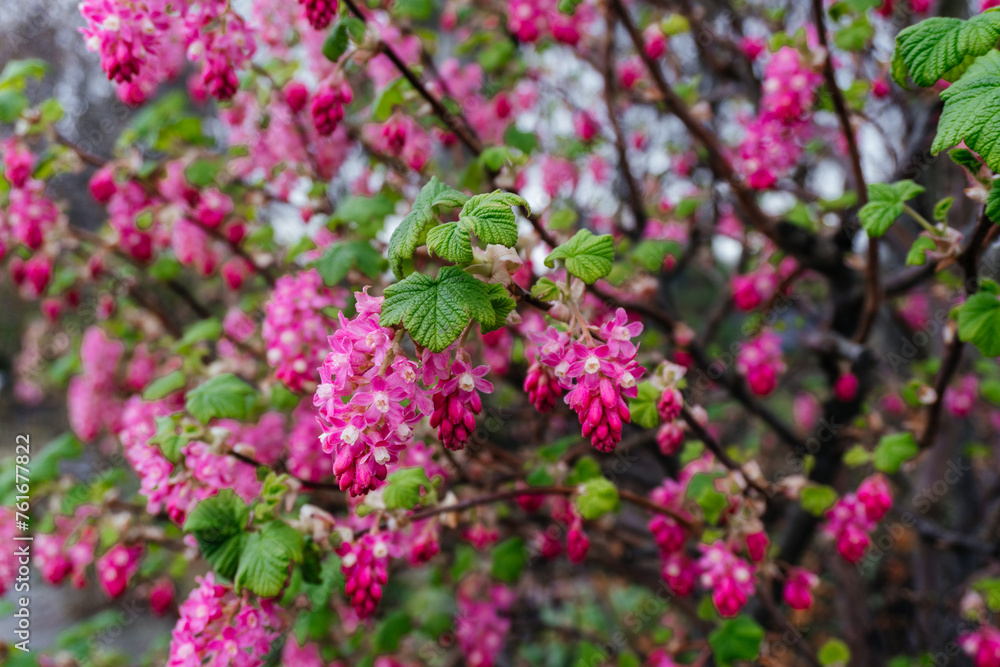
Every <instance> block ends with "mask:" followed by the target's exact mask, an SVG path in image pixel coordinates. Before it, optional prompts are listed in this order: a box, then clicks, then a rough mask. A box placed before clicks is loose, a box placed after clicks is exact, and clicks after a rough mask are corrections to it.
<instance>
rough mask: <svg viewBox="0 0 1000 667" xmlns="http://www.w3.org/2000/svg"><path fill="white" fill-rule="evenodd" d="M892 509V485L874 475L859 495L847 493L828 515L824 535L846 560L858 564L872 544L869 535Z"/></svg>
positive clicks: (881, 477)
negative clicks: (834, 542)
mask: <svg viewBox="0 0 1000 667" xmlns="http://www.w3.org/2000/svg"><path fill="white" fill-rule="evenodd" d="M891 506H892V493H891V492H890V490H889V483H888V482H887V481H886V479H885V477H884V476H883V475H881V474H875V475H872V476H870V477H868V478H867V479H865V480H864V481H863V482H862V483H861V485H860V486H859V487H858V491H857V493H848V494H847V495H845V496H844V497H842V498H840V499H839V500H838V501H837V503H836V504H835V505H834V506H833V507H832V508H830V509H829V510H828V511H827V513H826V523H825V524H824V525H823V531H824V532H825V533H826V534H828V535H830V536H832V537H833V538H834V539H835V540H836V544H837V551H838V552H839V553H840V555H841V556H843V557H844V560H846V561H848V562H849V563H857V562H858V561H860V560H861V558H862V557H863V556H864V555H865V551H866V550H867V549H868V545H870V544H871V538H870V537H869V533H870V532H871V531H872V530H874V528H875V524H876V523H878V522H879V521H881V520H882V517H884V516H885V513H886V512H888V511H889V508H890V507H891Z"/></svg>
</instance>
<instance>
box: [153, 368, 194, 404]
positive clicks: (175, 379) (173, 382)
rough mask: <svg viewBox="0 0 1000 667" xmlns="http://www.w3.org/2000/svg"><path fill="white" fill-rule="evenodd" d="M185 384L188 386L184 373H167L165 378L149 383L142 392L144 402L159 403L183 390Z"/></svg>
mask: <svg viewBox="0 0 1000 667" xmlns="http://www.w3.org/2000/svg"><path fill="white" fill-rule="evenodd" d="M185 384H187V378H186V377H185V375H184V371H181V370H176V371H174V372H172V373H167V374H166V375H164V376H163V377H160V378H157V379H155V380H153V381H152V382H150V383H149V385H148V386H147V387H146V388H145V389H144V390H143V392H142V400H144V401H158V400H159V399H161V398H163V397H164V396H169V395H170V394H172V393H174V392H175V391H177V390H178V389H183V388H184V385H185Z"/></svg>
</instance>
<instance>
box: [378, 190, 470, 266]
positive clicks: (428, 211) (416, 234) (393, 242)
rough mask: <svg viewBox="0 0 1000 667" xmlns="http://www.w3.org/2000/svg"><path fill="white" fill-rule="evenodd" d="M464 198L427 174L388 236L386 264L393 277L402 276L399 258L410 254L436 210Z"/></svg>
mask: <svg viewBox="0 0 1000 667" xmlns="http://www.w3.org/2000/svg"><path fill="white" fill-rule="evenodd" d="M467 201H469V198H468V196H466V195H464V194H462V193H461V192H459V191H458V190H456V189H454V188H452V187H450V186H448V185H445V184H444V183H442V182H441V181H439V180H437V178H436V177H434V176H432V177H431V180H430V181H429V182H428V183H427V185H425V186H424V187H423V189H421V190H420V194H418V195H417V199H416V201H414V202H413V207H412V208H411V209H410V212H409V213H408V214H407V215H406V217H405V218H403V221H402V222H401V223H400V224H399V227H397V228H396V230H395V231H394V232H393V233H392V238H390V239H389V264H390V265H391V266H392V272H393V273H394V274H396V277H397V278H402V277H403V260H405V259H410V258H411V257H413V253H414V252H415V251H416V249H417V246H418V245H420V243H421V241H422V240H423V237H424V234H425V232H426V230H427V227H428V226H429V225H431V224H433V223H435V222H436V221H437V211H438V210H440V209H441V208H444V207H446V208H457V207H459V206H463V205H464V204H465V203H466V202H467Z"/></svg>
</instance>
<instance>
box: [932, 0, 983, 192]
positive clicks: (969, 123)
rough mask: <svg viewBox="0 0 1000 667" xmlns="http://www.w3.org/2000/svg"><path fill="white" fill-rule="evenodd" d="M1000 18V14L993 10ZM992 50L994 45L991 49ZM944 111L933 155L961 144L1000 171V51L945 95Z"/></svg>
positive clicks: (979, 63) (978, 62)
mask: <svg viewBox="0 0 1000 667" xmlns="http://www.w3.org/2000/svg"><path fill="white" fill-rule="evenodd" d="M989 13H990V14H993V15H994V16H997V17H1000V14H997V13H995V12H994V11H990V12H989ZM991 48H992V46H991ZM941 99H942V100H944V110H943V111H942V112H941V118H940V119H939V120H938V130H937V136H935V137H934V143H933V144H932V145H931V152H932V153H933V154H935V155H936V154H938V153H939V152H941V151H942V150H945V149H947V148H951V147H952V146H955V145H957V144H959V143H961V142H963V141H964V142H965V145H966V146H968V147H969V148H970V149H972V150H974V151H975V152H977V153H978V154H979V155H980V156H981V157H982V158H983V160H985V161H986V164H987V165H989V167H990V169H992V170H993V171H994V172H997V171H1000V141H998V140H997V139H998V138H1000V115H998V114H997V113H996V109H997V108H998V107H1000V51H991V52H990V53H988V54H986V55H985V56H983V57H981V58H979V59H978V60H976V62H975V63H973V64H972V65H971V66H970V67H969V69H968V71H967V72H966V73H965V74H964V75H963V76H962V78H961V79H959V80H958V81H956V82H955V83H953V84H952V85H951V86H950V87H949V88H948V89H947V90H944V91H943V92H942V93H941Z"/></svg>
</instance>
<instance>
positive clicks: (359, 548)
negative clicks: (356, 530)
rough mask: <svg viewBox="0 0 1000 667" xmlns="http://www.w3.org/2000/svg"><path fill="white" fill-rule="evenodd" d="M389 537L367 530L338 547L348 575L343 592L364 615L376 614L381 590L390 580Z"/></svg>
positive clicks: (380, 598) (341, 566)
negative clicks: (367, 531)
mask: <svg viewBox="0 0 1000 667" xmlns="http://www.w3.org/2000/svg"><path fill="white" fill-rule="evenodd" d="M389 539H391V538H390V536H388V535H381V534H378V533H366V534H364V535H362V536H361V537H360V538H358V539H357V540H354V541H353V542H347V541H345V542H342V543H341V545H340V547H338V548H337V554H338V555H339V556H340V558H341V564H340V569H341V571H342V572H343V573H344V577H345V579H346V581H345V583H344V594H345V595H346V596H347V601H348V602H350V603H351V607H353V608H354V611H355V612H356V613H357V615H358V616H360V617H361V618H368V617H369V616H371V615H372V614H374V613H375V609H376V607H378V603H379V601H381V600H382V590H383V588H384V587H385V584H386V582H387V581H388V580H389V556H390V553H389V552H390V546H391V545H390V543H389V542H388V540H389Z"/></svg>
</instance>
